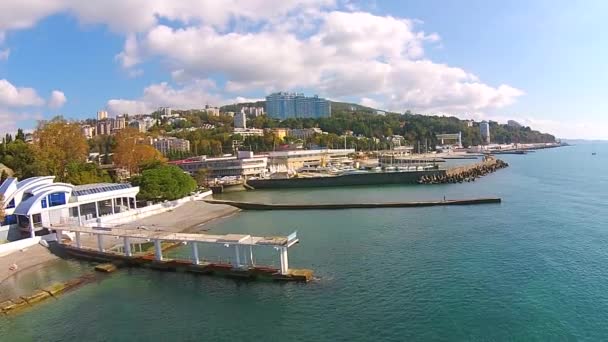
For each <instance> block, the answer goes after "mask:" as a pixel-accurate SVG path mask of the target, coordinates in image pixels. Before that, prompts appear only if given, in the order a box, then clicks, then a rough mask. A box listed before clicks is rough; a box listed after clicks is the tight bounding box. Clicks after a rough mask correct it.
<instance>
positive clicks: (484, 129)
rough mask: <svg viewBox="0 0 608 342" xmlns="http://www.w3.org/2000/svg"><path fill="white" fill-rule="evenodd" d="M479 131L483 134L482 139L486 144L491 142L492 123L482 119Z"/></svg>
mask: <svg viewBox="0 0 608 342" xmlns="http://www.w3.org/2000/svg"><path fill="white" fill-rule="evenodd" d="M479 133H480V134H481V140H482V142H483V143H484V144H489V143H490V123H488V122H487V121H485V120H484V121H482V122H481V123H479Z"/></svg>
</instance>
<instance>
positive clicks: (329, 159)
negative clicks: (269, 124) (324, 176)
mask: <svg viewBox="0 0 608 342" xmlns="http://www.w3.org/2000/svg"><path fill="white" fill-rule="evenodd" d="M353 153H355V150H354V149H335V150H334V149H320V150H298V151H273V152H268V166H269V167H270V168H271V170H272V169H275V170H297V169H300V168H302V167H305V166H327V165H329V164H331V163H333V162H337V161H342V160H344V159H346V158H348V155H349V154H353Z"/></svg>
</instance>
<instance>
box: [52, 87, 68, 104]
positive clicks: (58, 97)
mask: <svg viewBox="0 0 608 342" xmlns="http://www.w3.org/2000/svg"><path fill="white" fill-rule="evenodd" d="M67 101H68V99H67V98H66V97H65V94H64V93H63V92H61V91H59V90H53V92H52V93H51V98H50V99H49V102H48V105H49V107H51V108H61V107H62V106H63V105H64V104H65V103H66V102H67Z"/></svg>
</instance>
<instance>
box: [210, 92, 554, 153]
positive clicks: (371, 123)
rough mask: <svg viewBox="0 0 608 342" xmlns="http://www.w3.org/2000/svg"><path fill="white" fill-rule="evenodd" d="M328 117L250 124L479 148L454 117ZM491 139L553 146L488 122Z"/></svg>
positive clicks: (346, 110) (341, 110)
mask: <svg viewBox="0 0 608 342" xmlns="http://www.w3.org/2000/svg"><path fill="white" fill-rule="evenodd" d="M265 104H266V101H258V102H253V103H251V102H250V103H239V104H233V105H229V106H223V107H222V110H224V111H235V112H236V111H240V109H241V108H242V107H246V106H252V105H253V106H264V105H265ZM331 106H332V108H331V109H332V110H331V113H332V115H331V117H330V118H319V119H310V118H306V119H302V118H297V119H287V120H284V121H282V122H279V121H278V120H273V119H270V118H256V119H255V120H253V122H252V124H253V126H254V127H256V128H273V127H288V128H310V127H319V128H321V129H322V130H323V131H325V132H328V133H333V134H336V135H343V134H345V133H347V131H352V132H353V134H355V135H361V136H365V137H368V138H379V139H380V138H384V137H387V136H391V135H395V134H396V135H401V136H403V137H404V138H405V139H406V140H407V141H408V142H409V143H410V144H415V143H417V142H419V141H428V142H429V143H433V144H435V143H437V139H436V135H437V134H442V133H456V132H462V140H463V144H464V145H465V146H471V145H478V144H481V135H480V132H479V124H478V123H474V124H473V126H472V127H470V126H469V123H468V121H467V120H461V119H459V118H457V117H454V116H434V115H421V114H413V113H411V112H410V111H407V112H406V113H404V114H399V113H390V112H386V114H385V115H377V114H376V113H377V112H378V110H377V109H374V108H370V107H365V106H362V105H358V104H354V103H347V102H334V101H332V103H331ZM490 135H491V137H492V142H493V143H499V144H510V143H548V142H555V137H554V136H553V135H551V134H547V133H541V132H539V131H536V130H533V129H532V128H530V127H525V126H522V127H512V126H508V125H505V124H500V123H498V122H494V121H491V122H490Z"/></svg>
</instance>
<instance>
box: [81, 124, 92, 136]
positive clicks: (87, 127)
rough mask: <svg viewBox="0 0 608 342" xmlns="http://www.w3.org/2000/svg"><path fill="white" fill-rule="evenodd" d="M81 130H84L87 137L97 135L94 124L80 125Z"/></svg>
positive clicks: (83, 132) (83, 133)
mask: <svg viewBox="0 0 608 342" xmlns="http://www.w3.org/2000/svg"><path fill="white" fill-rule="evenodd" d="M80 131H81V132H82V135H84V137H85V138H86V139H93V137H94V136H95V127H93V126H90V125H82V126H80Z"/></svg>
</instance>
